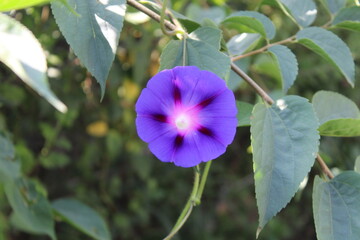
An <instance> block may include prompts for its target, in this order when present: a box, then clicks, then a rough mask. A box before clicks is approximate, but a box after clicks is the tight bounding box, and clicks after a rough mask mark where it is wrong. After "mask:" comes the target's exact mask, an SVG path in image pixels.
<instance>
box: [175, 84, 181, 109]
mask: <svg viewBox="0 0 360 240" xmlns="http://www.w3.org/2000/svg"><path fill="white" fill-rule="evenodd" d="M174 101H175V104H179V103H181V92H180V89H179V87H178V86H177V85H176V84H175V87H174Z"/></svg>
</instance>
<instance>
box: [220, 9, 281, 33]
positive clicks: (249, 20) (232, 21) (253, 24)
mask: <svg viewBox="0 0 360 240" xmlns="http://www.w3.org/2000/svg"><path fill="white" fill-rule="evenodd" d="M222 23H223V24H225V25H229V26H230V28H235V29H238V30H240V31H241V32H250V33H259V34H260V35H261V36H262V37H264V38H267V39H273V38H274V37H275V33H276V30H275V26H274V24H273V22H272V21H271V20H270V19H269V18H268V17H266V16H265V15H263V14H261V13H258V12H254V11H238V12H235V13H232V14H231V15H230V16H229V17H227V18H226V19H225V20H224V21H223V22H222Z"/></svg>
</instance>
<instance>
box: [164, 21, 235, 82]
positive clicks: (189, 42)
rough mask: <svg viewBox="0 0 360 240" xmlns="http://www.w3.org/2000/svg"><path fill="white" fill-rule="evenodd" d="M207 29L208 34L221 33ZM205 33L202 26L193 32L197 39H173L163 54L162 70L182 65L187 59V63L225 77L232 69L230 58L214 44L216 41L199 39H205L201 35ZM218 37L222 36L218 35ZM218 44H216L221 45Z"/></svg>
mask: <svg viewBox="0 0 360 240" xmlns="http://www.w3.org/2000/svg"><path fill="white" fill-rule="evenodd" d="M207 29H208V30H209V33H206V35H207V34H218V35H219V34H220V32H219V31H218V30H217V29H214V28H207ZM203 33H204V32H203V31H202V28H198V29H197V30H195V31H194V32H193V33H192V36H196V38H197V39H193V38H191V36H190V37H189V38H186V39H183V40H171V41H170V42H169V43H168V45H167V46H166V47H165V49H164V50H163V52H162V54H161V57H160V70H163V69H171V68H173V67H175V66H182V65H184V62H183V61H184V60H185V65H192V66H197V67H199V68H200V69H203V70H208V71H211V72H213V73H215V74H217V75H218V76H219V77H221V78H225V76H226V75H227V74H228V73H229V71H230V58H229V56H227V55H225V54H224V53H222V52H220V51H219V50H218V48H216V47H214V46H213V45H214V41H211V42H212V44H209V42H208V41H201V40H198V39H204V38H203V36H201V34H203ZM206 35H205V36H206ZM214 38H215V37H214ZM216 39H220V38H219V37H217V38H216ZM184 41H185V42H184ZM218 44H219V43H218ZM218 44H216V45H217V46H219V45H218ZM184 46H185V49H184ZM184 53H185V56H184Z"/></svg>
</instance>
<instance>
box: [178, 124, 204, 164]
mask: <svg viewBox="0 0 360 240" xmlns="http://www.w3.org/2000/svg"><path fill="white" fill-rule="evenodd" d="M193 133H194V131H192V132H191V133H189V134H187V135H185V136H184V139H183V140H182V143H181V144H179V145H178V146H177V148H176V150H175V152H174V156H173V161H174V164H175V165H176V166H179V167H194V166H196V165H198V164H199V163H201V160H202V158H201V155H200V154H201V153H200V150H199V148H198V144H200V143H198V142H196V139H195V138H194V134H193ZM201 144H202V143H201Z"/></svg>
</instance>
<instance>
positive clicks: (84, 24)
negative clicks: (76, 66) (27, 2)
mask: <svg viewBox="0 0 360 240" xmlns="http://www.w3.org/2000/svg"><path fill="white" fill-rule="evenodd" d="M68 3H69V6H70V7H72V8H74V9H75V11H76V12H77V13H78V14H79V16H76V15H75V14H73V13H72V12H71V11H69V10H68V7H66V6H64V5H63V4H62V3H60V2H58V1H53V2H52V3H51V8H52V11H53V14H54V16H55V20H56V23H57V24H58V25H59V27H60V30H61V32H62V34H63V35H64V36H65V39H66V40H67V42H68V43H69V44H70V47H71V48H72V49H73V50H74V52H75V54H76V55H77V56H78V57H79V59H80V60H81V62H82V63H83V64H84V65H85V67H86V68H87V69H88V71H89V72H90V73H91V74H92V75H93V76H94V77H95V78H96V80H97V82H98V83H99V84H100V87H101V93H102V94H101V95H102V97H103V96H104V93H105V83H106V79H107V77H108V75H109V71H110V67H111V65H112V63H113V61H114V58H115V52H116V49H117V44H118V40H119V37H120V32H121V29H122V27H123V21H124V15H125V9H126V1H125V0H106V1H105V0H87V1H83V0H68Z"/></svg>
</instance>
